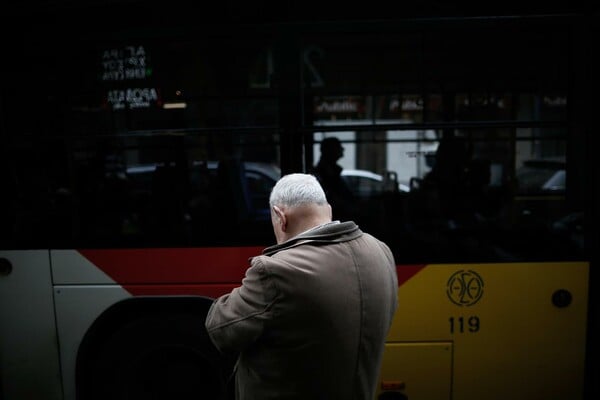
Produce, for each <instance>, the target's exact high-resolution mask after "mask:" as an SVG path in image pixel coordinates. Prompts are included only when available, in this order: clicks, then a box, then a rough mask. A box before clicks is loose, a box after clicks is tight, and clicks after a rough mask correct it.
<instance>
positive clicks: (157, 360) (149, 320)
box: [76, 296, 233, 400]
mask: <svg viewBox="0 0 600 400" xmlns="http://www.w3.org/2000/svg"><path fill="white" fill-rule="evenodd" d="M211 303H212V299H208V298H205V297H199V296H198V297H191V296H190V297H183V296H182V297H179V296H177V297H135V298H131V299H128V300H124V301H121V302H119V303H116V304H114V305H113V306H111V307H110V308H109V309H107V310H106V311H105V312H104V313H103V314H102V315H101V316H100V317H99V318H98V319H97V320H96V321H95V322H94V324H92V326H91V327H90V329H89V330H88V332H87V333H86V335H85V336H84V338H83V340H82V343H81V346H80V348H79V351H78V354H77V368H76V375H77V379H76V381H77V399H78V400H96V399H107V398H110V399H115V400H119V399H149V398H153V399H161V398H178V399H186V398H198V399H202V398H211V399H225V398H226V397H227V393H228V392H229V391H230V390H231V387H230V386H231V382H229V381H228V377H229V376H230V375H231V370H232V365H233V360H231V359H227V358H224V357H223V356H222V355H220V354H219V352H218V350H217V349H216V348H215V347H214V345H213V344H212V342H211V341H210V339H209V337H208V334H207V332H206V329H205V327H204V320H205V318H206V313H207V312H208V308H209V307H210V304H211Z"/></svg>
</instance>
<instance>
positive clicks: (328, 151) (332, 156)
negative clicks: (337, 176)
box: [320, 136, 344, 161]
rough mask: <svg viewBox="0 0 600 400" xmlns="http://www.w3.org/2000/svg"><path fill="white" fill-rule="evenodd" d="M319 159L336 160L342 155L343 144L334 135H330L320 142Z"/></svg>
mask: <svg viewBox="0 0 600 400" xmlns="http://www.w3.org/2000/svg"><path fill="white" fill-rule="evenodd" d="M320 148H321V159H325V160H332V161H337V160H339V159H340V158H342V157H343V156H344V146H342V142H340V140H339V139H338V138H336V137H335V136H330V137H327V138H325V139H323V141H322V142H321V147H320Z"/></svg>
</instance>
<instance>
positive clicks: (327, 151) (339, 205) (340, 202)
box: [313, 137, 357, 220]
mask: <svg viewBox="0 0 600 400" xmlns="http://www.w3.org/2000/svg"><path fill="white" fill-rule="evenodd" d="M343 156H344V147H343V146H342V143H341V142H340V140H339V139H338V138H336V137H328V138H325V139H323V141H321V157H320V158H319V162H318V163H317V164H316V165H315V167H314V169H313V174H314V175H315V176H316V177H317V179H318V180H319V182H320V183H321V186H322V187H323V189H324V190H325V194H326V196H327V200H328V201H329V203H330V204H331V206H332V208H333V210H334V211H333V213H334V215H333V217H334V218H335V219H338V220H351V219H353V218H355V217H356V211H357V207H356V200H355V198H354V194H353V193H352V191H351V190H350V188H349V187H348V185H347V184H346V182H345V181H344V179H343V178H342V169H343V168H342V167H341V166H340V165H339V164H338V163H337V161H338V160H339V159H340V158H342V157H343Z"/></svg>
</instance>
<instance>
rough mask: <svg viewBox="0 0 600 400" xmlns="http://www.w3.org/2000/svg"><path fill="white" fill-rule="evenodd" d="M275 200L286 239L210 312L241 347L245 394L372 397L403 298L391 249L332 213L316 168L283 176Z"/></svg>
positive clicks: (220, 344) (280, 237) (220, 343)
mask: <svg viewBox="0 0 600 400" xmlns="http://www.w3.org/2000/svg"><path fill="white" fill-rule="evenodd" d="M269 203H270V206H271V221H272V224H273V231H274V233H275V237H276V240H277V244H276V245H274V246H271V247H268V248H267V249H265V250H264V251H263V254H262V255H259V256H256V257H254V258H252V260H251V267H250V268H249V269H248V270H247V272H246V276H245V278H244V279H243V281H242V285H241V286H240V287H238V288H236V289H234V290H233V291H232V292H231V293H230V294H227V295H224V296H222V297H220V298H218V299H217V300H216V301H215V302H214V303H213V305H212V307H211V309H210V310H209V312H208V316H207V319H206V328H207V330H208V334H209V336H210V338H211V340H212V341H213V343H214V344H215V346H216V347H217V348H218V349H219V350H220V351H221V352H223V353H227V354H239V359H238V362H237V365H236V398H237V399H256V400H267V399H278V400H281V399H302V400H307V399H311V400H313V399H345V400H346V399H361V400H372V399H373V398H374V395H375V390H376V385H377V382H376V381H377V378H378V375H379V370H380V363H381V357H382V353H383V349H384V343H385V338H386V336H387V333H388V330H389V328H390V324H391V321H392V317H393V315H394V312H395V310H396V307H397V291H398V281H397V276H396V268H395V263H394V259H393V256H392V253H391V251H390V249H389V248H388V246H387V245H386V244H384V243H383V242H381V241H379V240H378V239H376V238H374V237H373V236H371V235H369V234H368V233H365V232H362V231H361V230H360V229H359V227H358V226H357V225H356V224H355V223H354V222H352V221H346V222H340V221H332V217H331V215H332V210H331V206H330V205H329V203H328V202H327V199H326V196H325V193H324V191H323V189H322V187H321V186H320V184H319V182H318V181H317V179H316V178H315V177H314V176H313V175H308V174H289V175H286V176H283V177H282V178H281V179H280V180H279V181H278V182H277V183H276V185H275V186H274V187H273V190H272V192H271V195H270V199H269Z"/></svg>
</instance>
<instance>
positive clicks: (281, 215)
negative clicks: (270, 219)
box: [273, 206, 287, 232]
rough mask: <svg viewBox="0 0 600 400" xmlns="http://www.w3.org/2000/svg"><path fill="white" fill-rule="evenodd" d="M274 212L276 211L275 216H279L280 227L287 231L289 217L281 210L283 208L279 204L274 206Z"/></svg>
mask: <svg viewBox="0 0 600 400" xmlns="http://www.w3.org/2000/svg"><path fill="white" fill-rule="evenodd" d="M273 212H274V213H275V216H276V217H277V222H278V223H279V227H280V228H281V230H282V231H283V232H285V231H286V229H287V218H286V217H285V214H284V212H283V210H281V208H279V207H277V206H273Z"/></svg>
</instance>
